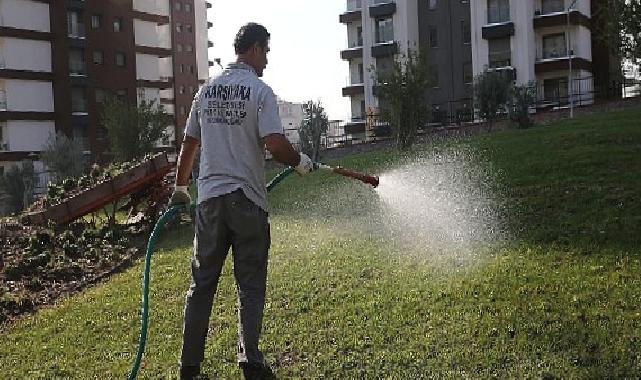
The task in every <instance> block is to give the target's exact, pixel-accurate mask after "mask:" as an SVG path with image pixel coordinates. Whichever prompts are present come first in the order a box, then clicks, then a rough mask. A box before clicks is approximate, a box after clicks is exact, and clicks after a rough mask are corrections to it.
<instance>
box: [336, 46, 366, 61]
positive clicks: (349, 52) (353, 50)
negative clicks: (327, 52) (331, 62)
mask: <svg viewBox="0 0 641 380" xmlns="http://www.w3.org/2000/svg"><path fill="white" fill-rule="evenodd" d="M362 57H363V46H355V47H349V48H347V49H345V50H342V51H341V59H343V60H345V61H348V60H350V59H356V58H362Z"/></svg>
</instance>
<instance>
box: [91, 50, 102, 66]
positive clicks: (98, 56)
mask: <svg viewBox="0 0 641 380" xmlns="http://www.w3.org/2000/svg"><path fill="white" fill-rule="evenodd" d="M104 62H105V53H103V52H102V50H94V52H93V63H94V64H96V65H102V64H103V63H104Z"/></svg>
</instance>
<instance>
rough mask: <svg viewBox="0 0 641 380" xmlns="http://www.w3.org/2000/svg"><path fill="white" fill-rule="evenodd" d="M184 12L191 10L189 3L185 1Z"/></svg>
mask: <svg viewBox="0 0 641 380" xmlns="http://www.w3.org/2000/svg"><path fill="white" fill-rule="evenodd" d="M185 12H191V4H189V3H185Z"/></svg>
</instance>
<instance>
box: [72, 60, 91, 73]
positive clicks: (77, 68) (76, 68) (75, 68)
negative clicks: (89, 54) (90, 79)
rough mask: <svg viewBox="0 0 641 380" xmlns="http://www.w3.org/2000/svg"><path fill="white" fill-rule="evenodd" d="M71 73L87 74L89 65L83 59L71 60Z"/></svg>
mask: <svg viewBox="0 0 641 380" xmlns="http://www.w3.org/2000/svg"><path fill="white" fill-rule="evenodd" d="M69 74H71V75H87V66H86V65H85V63H84V62H83V61H70V62H69Z"/></svg>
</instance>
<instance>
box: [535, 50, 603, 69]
mask: <svg viewBox="0 0 641 380" xmlns="http://www.w3.org/2000/svg"><path fill="white" fill-rule="evenodd" d="M570 53H571V54H572V69H573V70H585V71H590V72H591V71H592V62H591V61H589V60H587V59H585V58H581V57H577V56H575V55H574V52H573V51H570ZM569 69H570V54H568V53H567V50H565V49H563V50H562V51H543V52H541V53H539V54H537V58H536V63H535V64H534V72H535V73H536V74H544V73H549V72H553V71H565V70H569Z"/></svg>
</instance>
